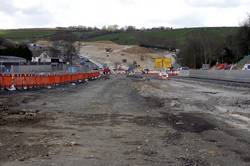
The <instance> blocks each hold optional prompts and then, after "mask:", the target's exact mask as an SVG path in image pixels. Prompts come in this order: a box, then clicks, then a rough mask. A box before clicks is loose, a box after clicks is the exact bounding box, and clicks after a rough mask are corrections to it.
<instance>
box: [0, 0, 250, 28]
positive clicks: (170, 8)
mask: <svg viewBox="0 0 250 166" xmlns="http://www.w3.org/2000/svg"><path fill="white" fill-rule="evenodd" d="M247 14H250V0H0V28H33V27H57V26H72V25H85V26H97V27H102V26H103V25H113V24H117V25H119V26H120V27H121V26H125V25H134V26H137V27H156V26H168V27H174V28H181V27H200V26H238V25H239V23H240V22H242V21H243V20H244V19H245V18H246V17H247Z"/></svg>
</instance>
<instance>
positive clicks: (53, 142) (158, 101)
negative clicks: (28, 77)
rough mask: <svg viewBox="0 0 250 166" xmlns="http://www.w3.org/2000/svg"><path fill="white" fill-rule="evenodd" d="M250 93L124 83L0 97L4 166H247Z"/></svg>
mask: <svg viewBox="0 0 250 166" xmlns="http://www.w3.org/2000/svg"><path fill="white" fill-rule="evenodd" d="M249 91H250V89H248V88H237V87H232V86H225V85H223V86H222V85H219V84H213V83H205V82H198V81H191V80H185V81H183V80H153V79H149V78H146V79H145V78H141V77H126V76H112V77H111V79H100V80H96V81H91V82H88V83H83V84H78V85H75V86H73V85H69V86H60V87H56V88H52V89H40V90H30V91H16V92H4V91H1V94H0V109H1V110H0V165H1V166H17V165H18V166H33V165H36V166H47V165H53V166H69V165H74V166H83V165H86V166H92V165H93V166H106V165H107V166H110V165H113V166H128V165H129V166H130V165H131V166H152V165H156V166H161V165H162V166H166V165H172V166H176V165H177V166H194V165H195V166H210V165H213V166H215V165H218V166H219V165H225V166H236V165H237V166H241V165H242V166H245V165H250V131H249V130H250V120H249V119H250V95H249Z"/></svg>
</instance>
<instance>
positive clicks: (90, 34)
mask: <svg viewBox="0 0 250 166" xmlns="http://www.w3.org/2000/svg"><path fill="white" fill-rule="evenodd" d="M237 30H238V27H206V28H182V29H169V30H145V31H130V32H123V31H118V32H107V31H105V32H102V31H82V32H81V31H77V32H74V31H71V33H72V35H74V36H75V37H76V39H78V40H84V41H101V40H105V41H107V40H110V41H113V42H115V43H118V44H127V45H133V44H137V45H140V44H141V43H144V42H145V43H147V44H149V45H150V44H151V43H152V45H161V43H162V42H163V41H165V42H166V39H169V40H172V41H174V43H175V45H176V46H177V47H178V46H180V45H181V44H183V42H184V41H185V40H184V39H185V38H186V37H187V36H188V35H190V34H192V35H195V34H198V33H200V32H201V31H203V32H204V31H205V32H206V34H208V35H215V36H217V37H218V38H219V39H221V40H224V38H225V37H226V36H228V35H230V34H234V33H236V32H237ZM58 31H60V30H59V29H15V30H0V37H2V38H6V39H11V40H15V41H25V40H38V39H44V38H49V37H51V36H53V35H54V34H55V33H56V32H58Z"/></svg>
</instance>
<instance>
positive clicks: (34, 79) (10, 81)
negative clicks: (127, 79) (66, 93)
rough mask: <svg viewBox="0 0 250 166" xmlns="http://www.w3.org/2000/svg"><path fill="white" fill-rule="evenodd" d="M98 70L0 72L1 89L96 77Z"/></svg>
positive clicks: (45, 85)
mask: <svg viewBox="0 0 250 166" xmlns="http://www.w3.org/2000/svg"><path fill="white" fill-rule="evenodd" d="M100 76H101V74H100V72H99V71H97V72H88V73H67V74H0V88H1V89H16V88H17V89H29V88H42V87H51V86H56V85H62V84H68V83H74V82H82V81H85V80H91V79H97V78H99V77H100Z"/></svg>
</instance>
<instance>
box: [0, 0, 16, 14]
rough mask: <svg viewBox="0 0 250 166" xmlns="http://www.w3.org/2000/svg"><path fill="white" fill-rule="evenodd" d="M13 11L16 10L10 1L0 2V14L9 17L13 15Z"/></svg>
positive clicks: (3, 0)
mask: <svg viewBox="0 0 250 166" xmlns="http://www.w3.org/2000/svg"><path fill="white" fill-rule="evenodd" d="M15 11H16V8H15V6H14V4H13V1H12V0H7V1H5V0H0V12H2V13H5V14H9V15H11V14H13V13H15Z"/></svg>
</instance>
